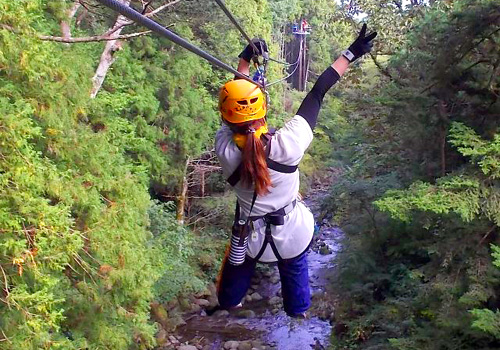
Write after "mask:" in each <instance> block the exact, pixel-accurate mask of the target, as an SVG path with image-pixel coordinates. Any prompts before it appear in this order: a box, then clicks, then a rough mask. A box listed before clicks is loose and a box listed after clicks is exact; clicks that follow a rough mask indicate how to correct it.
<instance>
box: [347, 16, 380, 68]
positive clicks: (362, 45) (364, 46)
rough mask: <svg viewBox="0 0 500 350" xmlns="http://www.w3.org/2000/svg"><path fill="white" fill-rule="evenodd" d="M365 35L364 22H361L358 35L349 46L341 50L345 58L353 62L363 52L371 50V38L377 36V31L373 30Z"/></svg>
mask: <svg viewBox="0 0 500 350" xmlns="http://www.w3.org/2000/svg"><path fill="white" fill-rule="evenodd" d="M365 35H366V23H365V24H363V27H362V28H361V31H360V32H359V35H358V37H357V38H356V40H354V42H353V43H352V44H351V46H349V48H348V49H347V50H345V51H343V52H342V55H344V57H345V58H347V59H348V60H349V61H350V62H354V61H355V60H357V59H358V58H360V57H361V56H363V55H364V54H365V53H368V52H370V51H371V49H372V47H373V43H372V40H373V39H374V38H375V37H376V36H377V32H373V33H370V34H368V35H367V36H365Z"/></svg>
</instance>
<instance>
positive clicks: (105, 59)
mask: <svg viewBox="0 0 500 350" xmlns="http://www.w3.org/2000/svg"><path fill="white" fill-rule="evenodd" d="M118 1H119V2H121V3H122V4H124V5H126V6H128V5H129V3H130V0H118ZM127 22H128V18H127V17H125V16H122V15H119V16H118V17H117V19H116V22H115V24H114V25H113V28H116V27H123V26H124V24H125V23H127ZM122 29H123V28H119V29H117V30H116V31H114V32H113V33H112V34H111V35H110V37H111V38H116V37H118V36H119V35H120V33H121V31H122ZM121 46H122V42H121V41H120V40H110V41H108V42H106V46H105V47H104V51H103V52H102V55H101V60H100V61H99V66H98V67H97V69H96V72H95V75H94V77H93V78H92V90H91V92H90V97H91V98H94V97H96V96H97V93H98V92H99V89H100V88H101V86H102V83H103V82H104V79H105V78H106V74H107V73H108V70H109V67H111V65H112V64H113V62H114V61H115V59H116V57H115V54H116V52H117V51H119V50H120V49H121Z"/></svg>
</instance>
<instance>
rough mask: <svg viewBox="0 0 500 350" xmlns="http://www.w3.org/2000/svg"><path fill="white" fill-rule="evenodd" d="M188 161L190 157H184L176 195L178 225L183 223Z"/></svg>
mask: <svg viewBox="0 0 500 350" xmlns="http://www.w3.org/2000/svg"><path fill="white" fill-rule="evenodd" d="M189 161H190V159H189V157H188V159H186V165H185V166H184V177H183V178H182V187H181V193H180V194H179V196H178V197H177V223H178V224H179V225H184V211H185V209H186V202H187V191H188V178H187V169H188V165H189Z"/></svg>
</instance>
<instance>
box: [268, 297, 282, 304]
mask: <svg viewBox="0 0 500 350" xmlns="http://www.w3.org/2000/svg"><path fill="white" fill-rule="evenodd" d="M268 303H269V305H276V304H279V303H281V298H280V297H272V298H271V299H269V301H268Z"/></svg>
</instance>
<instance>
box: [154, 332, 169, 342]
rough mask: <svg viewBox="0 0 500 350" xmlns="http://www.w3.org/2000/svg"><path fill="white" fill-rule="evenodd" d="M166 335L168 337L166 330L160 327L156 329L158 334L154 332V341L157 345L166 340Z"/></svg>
mask: <svg viewBox="0 0 500 350" xmlns="http://www.w3.org/2000/svg"><path fill="white" fill-rule="evenodd" d="M167 337H168V333H167V331H166V330H164V329H163V328H161V329H160V330H159V331H158V334H156V342H157V343H158V345H163V344H165V343H166V342H167Z"/></svg>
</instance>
